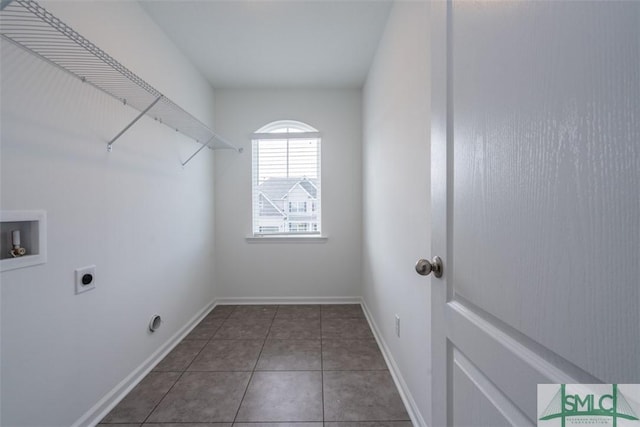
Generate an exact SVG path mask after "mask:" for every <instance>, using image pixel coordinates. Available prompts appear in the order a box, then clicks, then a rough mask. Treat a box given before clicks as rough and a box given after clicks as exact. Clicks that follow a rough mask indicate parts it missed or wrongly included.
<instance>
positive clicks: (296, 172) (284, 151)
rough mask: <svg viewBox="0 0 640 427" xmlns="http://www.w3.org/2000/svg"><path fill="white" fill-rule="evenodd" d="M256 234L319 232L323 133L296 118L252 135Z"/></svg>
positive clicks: (275, 123) (254, 229) (277, 123)
mask: <svg viewBox="0 0 640 427" xmlns="http://www.w3.org/2000/svg"><path fill="white" fill-rule="evenodd" d="M252 146H253V153H252V155H253V162H252V168H253V180H252V187H253V234H254V235H268V234H284V235H288V234H307V235H308V234H320V231H321V221H320V212H321V201H320V133H319V132H318V131H317V130H316V129H314V128H312V127H311V126H309V125H307V124H305V123H302V122H296V121H291V120H283V121H278V122H273V123H269V124H268V125H266V126H263V127H262V128H260V129H259V130H258V131H257V132H256V133H254V134H253V140H252Z"/></svg>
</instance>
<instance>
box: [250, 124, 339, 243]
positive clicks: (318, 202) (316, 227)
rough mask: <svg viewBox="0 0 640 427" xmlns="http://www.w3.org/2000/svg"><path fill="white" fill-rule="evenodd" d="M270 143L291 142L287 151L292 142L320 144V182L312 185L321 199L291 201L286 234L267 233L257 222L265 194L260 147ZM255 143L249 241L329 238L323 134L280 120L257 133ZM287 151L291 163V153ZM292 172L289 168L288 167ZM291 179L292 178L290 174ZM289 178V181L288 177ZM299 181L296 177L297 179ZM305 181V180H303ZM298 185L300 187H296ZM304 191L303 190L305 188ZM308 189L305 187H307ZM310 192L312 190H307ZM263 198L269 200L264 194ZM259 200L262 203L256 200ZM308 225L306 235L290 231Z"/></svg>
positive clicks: (287, 207)
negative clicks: (261, 186) (325, 221)
mask: <svg viewBox="0 0 640 427" xmlns="http://www.w3.org/2000/svg"><path fill="white" fill-rule="evenodd" d="M268 140H279V141H283V140H284V141H287V147H288V146H289V142H290V141H294V140H316V142H315V143H316V144H317V156H316V167H317V178H310V179H309V182H310V183H311V185H313V187H315V189H316V190H317V197H315V198H311V197H310V198H309V200H306V201H293V202H291V201H289V200H287V201H286V202H285V203H286V205H285V206H286V207H285V206H283V207H282V210H283V213H284V214H286V217H285V219H284V222H283V225H282V230H283V231H282V232H277V233H274V232H268V233H264V232H262V231H261V230H262V229H263V228H265V224H261V223H259V222H256V221H257V220H259V217H260V215H259V211H258V213H256V211H255V209H259V198H260V194H263V193H262V192H261V191H259V190H258V186H259V184H258V179H259V176H258V175H259V173H260V172H259V167H258V162H259V160H258V157H256V156H257V153H258V152H259V150H260V147H259V144H260V142H263V141H268ZM251 143H252V166H251V168H252V179H251V193H252V206H251V215H252V218H251V235H250V236H249V237H247V240H250V241H256V240H262V239H265V238H266V239H269V238H272V239H277V240H282V239H293V240H296V241H302V240H303V239H304V240H309V239H313V240H315V239H318V240H321V241H324V240H326V236H324V235H322V190H321V188H322V167H321V165H322V138H321V134H320V132H319V131H318V130H317V129H315V128H313V127H311V126H309V125H308V124H306V123H303V122H298V121H294V120H280V121H275V122H271V123H268V124H267V125H265V126H263V127H261V128H260V129H258V130H257V131H256V132H254V133H253V134H252V138H251ZM288 150H289V149H288V148H287V154H286V156H287V163H288V157H289V152H288ZM287 168H288V166H287ZM287 175H288V174H287ZM287 178H289V177H288V176H287ZM294 178H296V177H294ZM301 179H303V178H301ZM311 179H314V180H317V181H316V182H314V181H311ZM295 185H297V184H295ZM301 187H302V186H301ZM303 189H304V187H303ZM305 190H306V191H307V192H308V191H309V190H307V189H305ZM263 196H265V195H264V194H263ZM256 197H257V198H258V199H256ZM256 200H258V206H256ZM292 204H293V205H294V206H293V207H294V208H296V209H297V210H291V209H290V207H291V206H292ZM311 206H313V210H309V208H310V207H311ZM301 207H304V208H305V209H304V210H300V209H301ZM290 214H294V215H304V216H308V217H309V218H306V219H304V220H301V219H300V218H296V219H295V220H293V221H290V220H289V215H290ZM302 223H304V225H305V226H306V227H304V228H305V230H304V231H289V230H290V229H291V228H292V227H295V228H296V230H298V229H300V228H303V227H299V224H302Z"/></svg>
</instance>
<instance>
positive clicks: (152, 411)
mask: <svg viewBox="0 0 640 427" xmlns="http://www.w3.org/2000/svg"><path fill="white" fill-rule="evenodd" d="M213 310H215V307H214V308H213V309H212V310H211V311H210V312H209V313H207V316H208V315H209V314H210V313H211V312H212V311H213ZM233 311H235V308H234V309H233ZM207 316H204V317H207ZM203 320H204V318H203ZM225 320H226V319H225ZM200 323H202V320H201V321H200V322H199V323H198V325H199V324H200ZM222 323H224V322H222ZM198 325H196V328H197V327H198ZM221 327H222V325H220V326H219V327H218V328H217V329H216V331H215V332H214V333H213V335H215V334H216V332H218V329H220V328H221ZM213 335H212V336H211V338H210V339H208V340H207V342H206V343H205V345H203V346H202V348H201V349H200V351H198V354H196V356H195V357H194V358H193V360H191V362H190V363H189V364H188V365H187V367H186V368H184V370H183V371H182V372H180V371H169V372H180V376H179V377H178V379H177V380H176V381H175V382H174V383H173V384H172V385H171V387H169V390H167V392H166V393H165V394H164V395H163V396H162V398H160V400H159V401H158V403H156V404H155V406H154V407H153V409H152V410H151V411H150V412H149V414H148V415H147V416H146V417H145V419H144V421H142V423H141V424H140V425H141V426H143V425H144V424H145V423H146V422H147V420H148V419H149V417H150V416H151V414H153V413H154V411H155V410H156V409H158V406H160V404H161V403H162V401H163V400H164V399H165V398H166V397H167V395H168V394H169V393H170V392H171V390H173V388H174V387H175V386H176V384H178V382H179V381H180V380H181V379H182V377H183V376H184V374H186V373H187V369H189V367H190V366H191V365H192V364H193V361H194V360H196V358H197V357H198V356H199V355H200V353H202V350H204V348H205V347H206V346H207V344H209V341H211V339H212V338H213ZM185 338H186V337H185ZM183 341H184V338H183V339H182V340H181V341H180V342H179V343H178V345H180V344H182V342H183ZM202 341H204V340H202ZM178 345H176V347H177V346H178ZM167 356H168V354H167ZM165 357H166V356H165ZM160 362H162V360H161V361H160ZM145 378H146V377H145Z"/></svg>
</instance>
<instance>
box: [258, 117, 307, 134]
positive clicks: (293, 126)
mask: <svg viewBox="0 0 640 427" xmlns="http://www.w3.org/2000/svg"><path fill="white" fill-rule="evenodd" d="M301 132H318V129H316V128H314V127H312V126H309V125H308V124H306V123H303V122H299V121H296V120H277V121H275V122H271V123H268V124H266V125H264V126H262V127H261V128H260V129H258V130H257V131H256V132H255V133H301Z"/></svg>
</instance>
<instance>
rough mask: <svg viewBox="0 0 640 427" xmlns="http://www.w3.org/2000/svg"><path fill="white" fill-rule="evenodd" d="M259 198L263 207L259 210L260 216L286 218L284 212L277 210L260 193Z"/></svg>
mask: <svg viewBox="0 0 640 427" xmlns="http://www.w3.org/2000/svg"><path fill="white" fill-rule="evenodd" d="M260 198H261V199H262V200H263V205H262V208H261V209H260V216H286V215H285V214H284V212H282V211H281V210H280V208H278V207H277V206H276V205H275V204H274V203H273V202H272V201H271V200H269V198H268V197H267V196H265V195H264V194H263V193H260Z"/></svg>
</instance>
